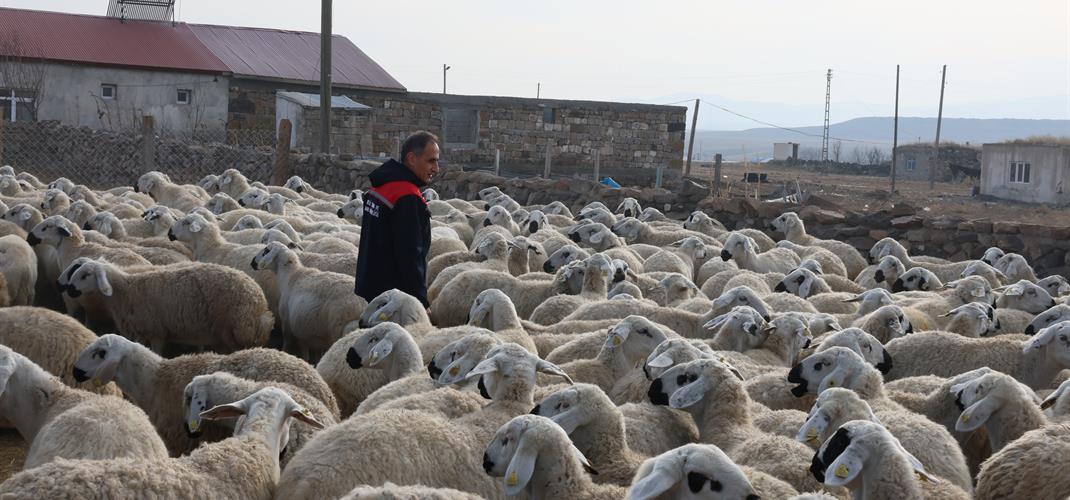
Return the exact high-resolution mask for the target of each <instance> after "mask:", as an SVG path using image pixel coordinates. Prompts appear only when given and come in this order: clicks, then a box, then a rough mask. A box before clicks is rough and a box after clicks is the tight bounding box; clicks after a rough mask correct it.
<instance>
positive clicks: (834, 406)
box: [795, 387, 880, 449]
mask: <svg viewBox="0 0 1070 500" xmlns="http://www.w3.org/2000/svg"><path fill="white" fill-rule="evenodd" d="M851 420H868V421H870V422H875V423H878V424H879V423H880V420H879V419H877V416H876V415H874V414H873V409H872V408H871V407H870V406H869V403H867V402H865V401H864V400H862V398H860V397H859V396H858V394H855V393H854V391H850V390H847V389H842V388H838V387H834V388H831V389H828V390H826V391H825V392H822V393H821V395H820V396H818V398H817V401H816V402H815V403H814V406H813V408H810V413H809V414H807V416H806V422H805V423H803V425H802V427H800V428H799V433H798V434H797V435H796V436H795V440H796V441H799V442H800V443H806V444H807V445H809V446H810V447H811V448H815V449H816V448H820V447H821V443H824V442H825V440H827V439H828V438H829V437H831V435H832V433H833V432H834V431H835V430H836V429H838V428H839V427H840V426H841V425H843V424H844V423H845V422H848V421H851Z"/></svg>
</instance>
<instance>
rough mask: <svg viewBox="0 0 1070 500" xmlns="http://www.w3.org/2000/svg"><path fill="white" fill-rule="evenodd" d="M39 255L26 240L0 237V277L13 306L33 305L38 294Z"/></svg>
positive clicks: (15, 236) (8, 236) (11, 236)
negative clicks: (4, 283)
mask: <svg viewBox="0 0 1070 500" xmlns="http://www.w3.org/2000/svg"><path fill="white" fill-rule="evenodd" d="M38 269H39V268H38V264H37V254H36V253H34V251H33V248H32V247H30V245H29V244H28V243H26V240H25V239H24V238H20V237H18V236H17V235H14V234H9V235H7V236H0V275H2V276H3V279H4V281H5V282H6V284H7V294H8V296H9V298H10V304H9V305H13V306H28V305H33V303H34V302H33V299H34V296H35V295H36V293H37V291H36V290H37V273H38Z"/></svg>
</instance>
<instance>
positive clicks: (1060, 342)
mask: <svg viewBox="0 0 1070 500" xmlns="http://www.w3.org/2000/svg"><path fill="white" fill-rule="evenodd" d="M1024 350H1025V352H1031V351H1038V350H1039V351H1045V355H1046V356H1047V357H1048V359H1050V360H1051V361H1053V362H1054V363H1055V364H1056V365H1058V366H1060V367H1063V368H1070V321H1063V322H1061V323H1056V324H1054V325H1052V326H1049V327H1047V328H1045V329H1043V330H1041V331H1040V332H1039V333H1037V334H1036V335H1034V336H1033V338H1032V339H1030V340H1029V341H1028V342H1026V345H1025V348H1024Z"/></svg>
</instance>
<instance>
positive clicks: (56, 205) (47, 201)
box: [38, 189, 71, 215]
mask: <svg viewBox="0 0 1070 500" xmlns="http://www.w3.org/2000/svg"><path fill="white" fill-rule="evenodd" d="M70 207H71V199H70V198H69V197H68V196H67V194H66V193H64V192H63V191H60V190H58V189H49V190H47V191H45V193H44V195H43V196H42V197H41V203H40V205H38V208H40V209H41V213H43V214H47V215H61V214H63V213H64V212H66V211H67V209H68V208H70Z"/></svg>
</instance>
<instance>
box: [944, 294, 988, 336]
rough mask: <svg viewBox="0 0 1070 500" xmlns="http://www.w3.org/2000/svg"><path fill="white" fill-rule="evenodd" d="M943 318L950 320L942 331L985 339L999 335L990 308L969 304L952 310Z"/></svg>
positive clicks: (983, 305)
mask: <svg viewBox="0 0 1070 500" xmlns="http://www.w3.org/2000/svg"><path fill="white" fill-rule="evenodd" d="M944 316H945V317H948V318H951V319H950V320H949V321H948V322H947V324H946V325H944V331H948V332H951V333H957V334H959V335H962V336H964V337H972V338H977V337H987V336H990V335H995V334H998V333H999V330H1000V324H999V320H998V319H995V318H994V316H995V313H994V311H993V309H992V306H990V305H987V304H981V303H978V302H971V303H969V304H964V305H961V306H959V307H956V308H955V309H952V310H951V311H949V312H948V313H947V314H945V315H944Z"/></svg>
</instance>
